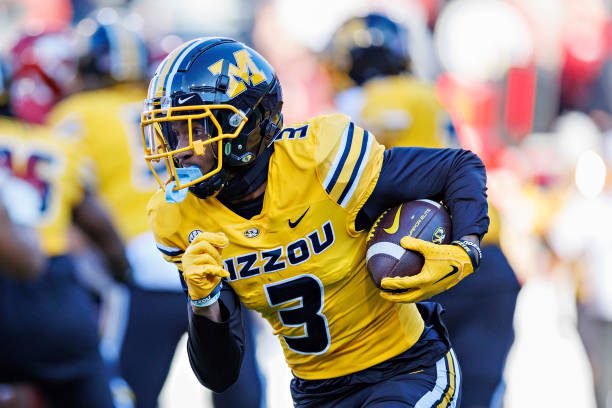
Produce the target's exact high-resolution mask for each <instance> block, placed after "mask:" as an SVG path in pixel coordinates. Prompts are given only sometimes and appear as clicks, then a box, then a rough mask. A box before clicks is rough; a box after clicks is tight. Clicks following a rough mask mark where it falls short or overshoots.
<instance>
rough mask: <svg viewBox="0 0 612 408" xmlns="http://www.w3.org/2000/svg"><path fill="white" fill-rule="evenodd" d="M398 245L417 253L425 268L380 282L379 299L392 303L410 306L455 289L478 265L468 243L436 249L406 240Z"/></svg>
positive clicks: (476, 252) (472, 246) (476, 254)
mask: <svg viewBox="0 0 612 408" xmlns="http://www.w3.org/2000/svg"><path fill="white" fill-rule="evenodd" d="M400 244H401V245H402V246H403V247H404V248H406V249H409V250H413V251H416V252H420V253H421V254H422V255H423V257H424V258H425V264H424V265H423V268H422V269H421V272H420V273H419V274H417V275H414V276H401V277H389V278H383V279H382V281H381V284H380V286H381V288H382V289H383V291H381V292H380V296H382V297H383V298H385V299H387V300H389V301H392V302H400V303H414V302H419V301H421V300H425V299H429V298H430V297H432V296H434V295H437V294H438V293H440V292H443V291H445V290H447V289H449V288H451V287H453V286H455V285H456V284H457V283H459V281H461V279H463V278H465V277H466V276H468V275H469V274H471V273H472V272H474V265H476V266H478V263H479V262H480V248H478V246H477V245H476V244H473V243H471V242H469V243H468V241H455V242H453V244H451V245H438V244H434V243H432V242H428V241H424V240H422V239H417V238H413V237H409V236H406V237H403V238H402V239H401V241H400ZM468 254H469V255H468ZM385 290H386V291H394V292H385ZM396 291H400V292H396Z"/></svg>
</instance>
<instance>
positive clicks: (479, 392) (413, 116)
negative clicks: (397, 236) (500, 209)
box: [325, 14, 519, 407]
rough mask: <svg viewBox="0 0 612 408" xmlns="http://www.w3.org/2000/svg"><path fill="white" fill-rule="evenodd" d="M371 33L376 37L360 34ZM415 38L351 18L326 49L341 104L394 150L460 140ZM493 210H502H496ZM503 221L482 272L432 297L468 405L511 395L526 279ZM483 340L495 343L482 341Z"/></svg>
mask: <svg viewBox="0 0 612 408" xmlns="http://www.w3.org/2000/svg"><path fill="white" fill-rule="evenodd" d="M364 38H365V39H370V40H369V41H368V40H360V39H364ZM408 38H409V36H408V33H407V30H406V28H405V27H404V26H403V25H402V24H400V23H398V22H396V21H393V20H392V19H391V18H389V17H387V16H385V15H383V14H368V15H366V16H364V17H353V18H351V19H349V20H348V21H346V22H344V23H343V24H342V25H341V26H340V27H339V28H338V29H337V31H336V32H335V33H334V35H333V36H332V39H331V41H330V43H329V46H328V47H327V50H326V55H325V56H326V61H327V64H328V65H329V66H330V67H331V72H333V74H334V76H335V77H337V78H338V77H339V78H343V81H342V83H348V84H350V85H352V88H349V89H346V90H343V91H340V92H339V93H338V94H337V97H336V102H337V107H338V109H340V110H341V111H343V112H345V113H349V114H350V113H353V114H354V115H356V116H355V120H356V121H359V122H361V123H363V125H364V126H365V127H368V128H369V129H376V131H375V133H376V136H377V138H378V139H379V140H380V141H381V143H383V144H384V145H385V146H386V147H387V148H392V147H397V146H421V147H441V146H451V145H453V144H456V142H457V140H456V138H455V137H454V130H453V126H452V122H451V121H450V118H449V115H448V114H447V113H446V112H445V111H444V109H443V108H442V106H441V105H440V103H439V102H438V100H437V97H436V94H435V89H434V87H433V86H431V85H429V84H427V83H425V82H423V81H421V80H419V79H417V78H416V77H415V76H414V75H413V74H412V70H411V69H410V68H411V56H410V52H409V46H408V44H407V41H408ZM380 61H394V64H389V63H386V62H385V63H384V64H383V63H380ZM489 213H490V214H497V212H496V211H495V210H494V209H491V208H490V210H489ZM499 222H500V219H499V216H493V215H492V216H491V227H490V229H489V233H488V234H487V235H486V237H485V239H484V241H483V242H482V252H483V261H482V263H481V264H480V275H481V276H480V277H479V278H472V279H466V280H465V281H463V282H462V283H461V284H460V285H457V286H456V287H455V288H453V290H450V291H446V292H443V293H441V294H439V295H438V296H435V297H433V298H432V300H433V301H436V302H439V303H440V304H442V305H443V306H444V308H445V309H446V314H445V315H444V320H445V322H446V325H447V327H448V329H449V333H450V336H451V338H452V339H453V348H454V350H455V352H456V353H457V356H458V358H459V360H460V361H461V369H462V375H463V381H462V383H463V391H462V405H463V406H464V407H487V406H490V404H491V401H492V400H493V398H494V396H495V398H500V397H501V395H503V393H502V392H496V390H497V389H498V385H499V384H501V383H502V382H503V381H502V375H503V370H504V366H505V361H506V356H507V355H508V352H509V350H510V347H511V345H512V342H513V340H514V330H513V326H512V322H513V317H514V309H515V305H516V298H517V295H518V291H519V284H518V281H517V278H516V275H515V274H514V271H513V270H512V267H511V266H510V264H509V263H508V260H507V259H506V257H505V255H504V253H503V252H502V250H501V248H500V244H499V230H500V225H499ZM492 311H494V312H492ZM482 338H486V339H487V341H486V342H484V343H483V342H481V341H479V339H482ZM500 389H501V388H500Z"/></svg>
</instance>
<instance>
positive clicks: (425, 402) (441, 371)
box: [414, 356, 449, 408]
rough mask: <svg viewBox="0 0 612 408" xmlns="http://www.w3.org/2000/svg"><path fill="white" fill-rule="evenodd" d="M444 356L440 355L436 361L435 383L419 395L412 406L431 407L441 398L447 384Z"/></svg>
mask: <svg viewBox="0 0 612 408" xmlns="http://www.w3.org/2000/svg"><path fill="white" fill-rule="evenodd" d="M445 359H446V356H444V357H442V358H441V359H440V360H438V362H437V363H436V372H437V377H436V385H434V388H433V390H431V391H427V393H425V395H423V396H422V397H421V399H420V400H418V401H417V403H416V405H415V406H414V408H431V407H432V406H433V404H435V403H436V401H438V400H439V399H440V398H442V394H443V393H444V391H445V390H446V385H447V384H448V377H449V376H448V371H446V364H445V363H444V360H445Z"/></svg>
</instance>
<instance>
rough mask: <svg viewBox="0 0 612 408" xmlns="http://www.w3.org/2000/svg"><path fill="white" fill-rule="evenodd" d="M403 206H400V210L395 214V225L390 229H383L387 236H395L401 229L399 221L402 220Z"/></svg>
mask: <svg viewBox="0 0 612 408" xmlns="http://www.w3.org/2000/svg"><path fill="white" fill-rule="evenodd" d="M402 206H403V204H402V205H400V206H399V208H398V209H397V212H396V213H395V218H393V224H391V226H390V227H389V228H383V231H385V232H386V233H387V234H395V233H396V232H397V230H398V229H399V220H400V213H401V212H402Z"/></svg>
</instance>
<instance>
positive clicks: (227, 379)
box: [187, 285, 244, 392]
mask: <svg viewBox="0 0 612 408" xmlns="http://www.w3.org/2000/svg"><path fill="white" fill-rule="evenodd" d="M219 306H220V307H221V315H222V321H221V322H219V323H217V322H213V321H211V320H209V319H207V318H205V317H202V316H198V315H194V314H193V312H192V310H191V307H190V306H188V310H189V329H188V330H189V331H188V334H189V338H188V340H187V354H188V356H189V363H190V365H191V368H192V370H193V372H194V373H195V375H196V377H197V378H198V381H200V383H201V384H202V385H204V386H205V387H206V388H208V389H210V390H212V391H214V392H222V391H225V390H226V389H227V388H228V387H229V386H231V385H232V384H234V383H235V382H236V380H237V379H238V375H239V374H240V366H241V364H242V356H243V354H244V328H243V322H242V309H241V306H240V302H239V301H238V299H237V297H236V295H235V293H234V291H233V290H232V289H231V288H229V287H228V286H227V285H224V287H223V289H222V291H221V298H220V300H219Z"/></svg>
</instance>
